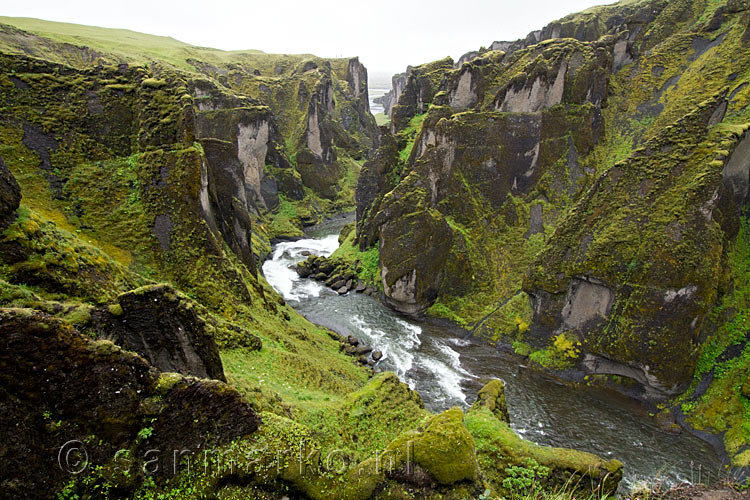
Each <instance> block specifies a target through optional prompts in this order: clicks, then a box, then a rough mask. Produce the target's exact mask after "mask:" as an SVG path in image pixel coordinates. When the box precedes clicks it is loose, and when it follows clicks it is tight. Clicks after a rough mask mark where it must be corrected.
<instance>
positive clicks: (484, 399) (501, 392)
mask: <svg viewBox="0 0 750 500" xmlns="http://www.w3.org/2000/svg"><path fill="white" fill-rule="evenodd" d="M474 407H477V408H478V407H482V408H487V409H488V410H490V411H491V412H492V414H493V415H495V416H496V417H497V418H498V420H500V421H501V422H505V423H506V424H510V415H509V414H508V403H507V402H506V400H505V382H503V381H502V380H500V379H494V380H491V381H490V382H488V383H487V385H485V386H484V387H482V388H481V389H480V390H479V393H477V400H476V401H475V402H474V404H473V405H472V408H474Z"/></svg>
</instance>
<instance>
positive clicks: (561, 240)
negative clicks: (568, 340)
mask: <svg viewBox="0 0 750 500" xmlns="http://www.w3.org/2000/svg"><path fill="white" fill-rule="evenodd" d="M722 106H723V103H721V102H720V101H714V102H713V103H706V104H704V105H703V106H702V107H701V108H699V109H698V110H696V111H695V112H693V113H692V114H691V115H688V116H687V117H686V118H684V119H683V120H681V121H680V122H679V123H678V124H677V126H675V127H674V128H673V129H671V130H670V131H669V132H667V133H665V134H663V135H662V136H660V137H657V138H654V139H653V140H652V141H650V142H648V143H646V145H645V149H644V150H642V151H639V152H636V153H635V154H633V155H632V156H631V157H630V158H629V159H628V160H626V162H625V163H624V164H622V165H616V166H615V167H613V168H612V169H611V170H610V171H609V172H608V173H607V175H603V176H602V177H600V178H599V179H598V180H597V182H596V183H595V184H594V185H593V186H592V187H591V189H590V190H589V191H588V192H587V194H586V196H584V197H582V198H581V199H579V201H578V202H577V204H576V205H575V206H574V207H573V209H572V210H573V213H576V214H579V216H578V217H577V218H576V219H575V220H574V219H573V218H566V219H565V220H564V221H563V222H562V223H561V225H560V226H559V227H558V228H557V231H556V233H555V241H556V242H557V244H555V245H554V246H548V247H547V248H545V250H544V251H543V252H542V253H541V254H540V255H539V257H538V260H537V263H538V264H537V265H536V266H534V267H533V268H532V271H531V272H530V274H529V276H528V279H527V280H526V281H525V284H524V289H525V290H526V291H527V292H528V293H529V294H530V295H531V296H532V299H533V302H534V308H535V317H536V320H537V323H538V324H539V325H546V327H553V328H555V329H558V331H562V330H567V331H574V332H577V334H578V335H579V337H580V338H581V339H582V341H583V344H584V346H586V348H587V349H586V350H587V351H588V352H589V353H590V354H591V356H590V357H589V358H588V360H587V363H586V367H587V368H588V369H589V370H591V371H593V372H595V373H616V374H625V373H628V374H629V375H628V376H631V377H632V378H634V379H636V380H638V381H639V382H641V383H642V384H643V385H644V387H645V388H646V390H647V392H648V395H649V396H650V397H657V398H658V397H664V396H666V395H672V394H675V393H678V392H680V391H681V390H684V384H685V383H686V382H687V381H688V380H690V378H691V376H692V371H693V367H694V364H695V362H696V359H695V356H696V353H697V352H698V346H699V345H700V343H701V342H702V334H701V324H702V321H703V319H704V317H705V314H706V312H707V310H708V308H709V307H710V306H711V304H713V303H714V301H715V300H716V297H717V295H718V286H719V283H720V282H721V275H720V269H719V266H718V264H719V262H720V259H721V257H720V256H721V253H722V247H723V245H724V240H725V238H726V236H725V233H724V232H723V231H722V230H721V224H722V223H723V221H724V220H730V219H731V218H732V217H728V218H726V219H725V217H724V215H723V214H722V213H721V209H719V208H718V207H720V206H725V207H731V206H733V205H734V204H735V203H740V204H741V203H743V202H744V199H745V194H744V193H743V192H742V190H739V191H740V192H739V193H738V191H737V190H736V189H734V188H735V186H736V184H734V183H732V182H729V186H728V188H727V189H726V190H725V191H724V190H722V189H721V188H722V170H721V168H715V169H713V171H712V172H710V173H709V174H707V175H706V176H705V177H704V182H705V184H704V186H703V187H702V188H701V189H700V190H698V191H697V192H695V191H694V192H692V193H685V194H683V195H677V194H676V193H677V192H680V191H682V190H683V189H685V188H686V186H687V185H688V183H687V181H686V180H685V179H686V178H685V177H682V176H687V178H695V177H694V176H695V175H696V174H695V172H694V171H691V169H696V168H701V167H702V165H705V164H708V163H710V162H711V161H713V158H714V153H713V151H711V149H708V148H705V146H704V147H703V148H704V149H703V150H702V148H701V147H699V145H697V144H695V143H691V142H688V141H686V139H687V138H688V137H693V138H694V137H705V136H706V130H707V127H708V125H709V122H710V120H711V117H712V116H713V115H714V113H715V112H716V109H717V108H719V107H722ZM742 144H743V143H742V142H738V145H737V146H736V147H735V148H734V154H733V155H732V156H731V157H730V159H729V160H728V161H727V162H726V165H730V164H734V162H733V161H732V158H736V156H734V155H736V154H739V155H740V156H741V155H742V149H743V146H742ZM706 150H707V151H708V153H706ZM706 154H707V155H708V157H706ZM655 164H658V165H659V166H660V169H659V170H657V171H654V170H653V165H655ZM748 167H750V164H748V165H747V166H745V167H744V168H745V174H744V175H747V172H748V170H747V169H748ZM670 169H675V170H672V171H673V172H675V173H674V174H673V175H669V176H664V175H663V172H664V171H669V170H670ZM738 170H739V169H738ZM727 171H732V168H731V167H729V168H728V167H727V166H725V167H724V172H727ZM727 178H733V177H732V176H731V175H730V176H729V177H727ZM726 182H727V181H726V179H725V180H724V183H726ZM721 192H723V193H725V194H721ZM673 196H679V198H678V199H679V200H680V201H679V204H678V207H679V208H677V207H675V206H674V205H673V204H671V203H672V202H673V200H674V199H673V198H672V197H673ZM724 197H728V198H729V199H728V200H724V199H723V198H724ZM634 200H638V202H637V203H636V202H635V201H634ZM663 210H668V211H669V212H670V213H672V214H675V213H679V214H680V216H679V217H677V218H672V216H671V217H669V218H665V219H663V220H664V222H661V223H660V222H657V221H659V220H661V219H660V218H659V213H660V212H661V211H663ZM625 212H627V213H628V214H629V215H628V216H627V217H626V218H624V219H623V215H622V214H624V213H625ZM616 214H619V215H616ZM732 214H734V212H732ZM581 220H584V221H585V223H583V224H582V223H581V222H580V221H581ZM730 226H731V224H730ZM725 230H731V229H730V227H729V226H727V227H725ZM644 232H645V233H646V234H648V235H649V237H648V238H647V239H646V240H641V239H640V238H639V237H638V234H639V233H644ZM618 235H619V236H618ZM626 235H629V236H626ZM688 235H690V236H688ZM610 238H615V239H616V240H617V241H619V244H617V245H613V244H612V240H611V239H610ZM697 256H700V259H703V261H704V263H705V264H707V265H702V266H698V267H696V266H695V265H694V263H691V262H694V261H693V259H695V258H698V257H697ZM541 269H544V272H543V273H542V272H541V271H540V270H541ZM543 275H544V276H545V277H542V276H543ZM542 283H544V284H542ZM553 283H554V285H553ZM636 284H637V285H636ZM602 330H606V331H607V332H608V335H607V337H602V335H601V332H602ZM635 332H637V334H635V335H634V333H635ZM650 339H658V342H654V341H650ZM599 358H604V359H603V360H600V361H597V359H599Z"/></svg>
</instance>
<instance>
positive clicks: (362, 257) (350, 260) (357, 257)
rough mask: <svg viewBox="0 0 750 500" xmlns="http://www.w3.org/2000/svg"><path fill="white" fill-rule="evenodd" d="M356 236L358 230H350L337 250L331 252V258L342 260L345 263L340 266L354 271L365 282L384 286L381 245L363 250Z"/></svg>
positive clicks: (380, 286)
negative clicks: (381, 272) (380, 266)
mask: <svg viewBox="0 0 750 500" xmlns="http://www.w3.org/2000/svg"><path fill="white" fill-rule="evenodd" d="M356 238H357V235H356V232H355V231H350V232H349V233H348V234H347V236H346V238H344V241H342V242H341V244H340V245H339V247H338V248H337V249H336V251H334V252H333V254H331V257H330V259H331V260H333V261H338V262H341V263H342V264H343V265H342V266H340V267H346V268H348V269H350V270H351V271H353V272H354V273H355V274H356V275H357V277H358V278H359V279H360V280H362V282H363V283H365V284H367V285H371V286H375V287H378V288H382V282H381V277H380V268H379V263H380V250H379V247H378V246H374V247H372V248H368V249H367V250H365V251H361V250H360V249H359V245H357V243H356ZM340 274H344V271H343V270H342V272H341V273H340Z"/></svg>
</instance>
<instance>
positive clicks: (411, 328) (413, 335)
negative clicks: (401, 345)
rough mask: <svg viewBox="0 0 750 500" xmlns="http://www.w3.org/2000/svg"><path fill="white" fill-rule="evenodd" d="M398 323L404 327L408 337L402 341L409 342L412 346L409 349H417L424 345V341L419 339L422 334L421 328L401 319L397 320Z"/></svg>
mask: <svg viewBox="0 0 750 500" xmlns="http://www.w3.org/2000/svg"><path fill="white" fill-rule="evenodd" d="M396 323H398V324H399V325H401V326H402V327H404V330H405V332H406V334H407V337H405V338H404V339H402V341H404V342H408V343H409V344H410V345H409V347H416V346H418V345H420V344H422V341H421V340H420V339H419V336H420V335H421V334H422V328H421V327H419V326H417V325H412V324H411V323H407V322H406V321H404V320H402V319H400V318H396Z"/></svg>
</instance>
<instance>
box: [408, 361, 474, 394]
mask: <svg viewBox="0 0 750 500" xmlns="http://www.w3.org/2000/svg"><path fill="white" fill-rule="evenodd" d="M417 362H418V363H419V364H420V365H421V366H422V367H424V368H425V369H426V370H427V371H429V372H432V373H434V374H435V379H436V380H437V382H438V384H439V385H440V387H441V388H442V389H443V391H444V392H445V394H446V396H447V398H446V399H453V400H457V401H460V402H461V403H463V404H466V394H464V391H463V390H461V381H462V380H463V377H462V376H461V375H460V374H459V373H457V372H456V371H455V370H453V369H452V368H451V367H449V366H448V365H447V364H445V363H443V362H442V361H438V360H437V359H434V358H432V357H429V356H424V357H422V358H420V359H419V360H418V361H417Z"/></svg>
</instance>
